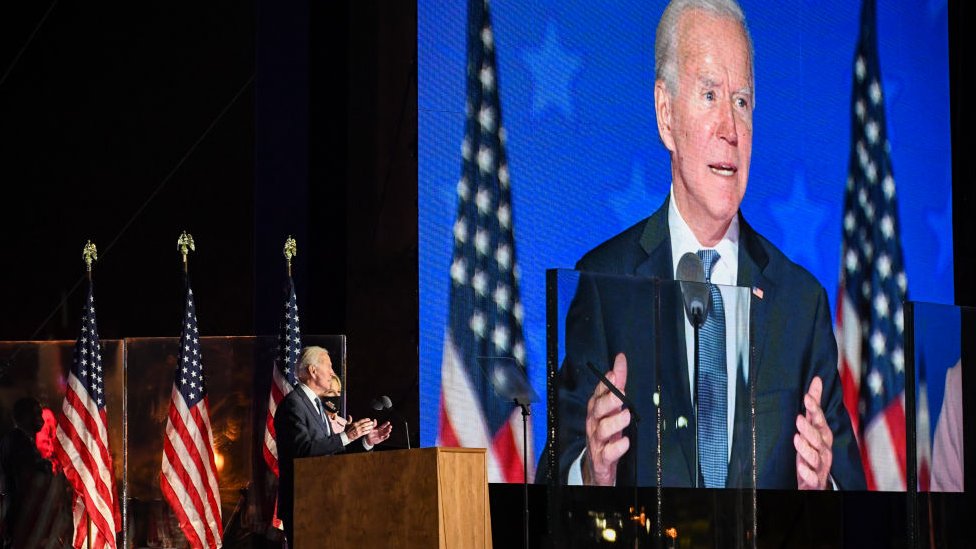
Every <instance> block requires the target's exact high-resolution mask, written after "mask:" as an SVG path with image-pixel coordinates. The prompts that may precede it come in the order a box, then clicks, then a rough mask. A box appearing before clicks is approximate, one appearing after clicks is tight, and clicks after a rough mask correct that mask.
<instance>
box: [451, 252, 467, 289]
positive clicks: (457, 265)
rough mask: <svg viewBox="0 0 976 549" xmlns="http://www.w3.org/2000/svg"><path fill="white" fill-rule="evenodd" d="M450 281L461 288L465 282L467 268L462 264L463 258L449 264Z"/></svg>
mask: <svg viewBox="0 0 976 549" xmlns="http://www.w3.org/2000/svg"><path fill="white" fill-rule="evenodd" d="M451 279H452V280H454V283H455V284H457V285H459V286H463V285H464V284H465V283H466V282H467V267H466V266H465V264H464V258H463V257H459V258H457V259H455V260H454V262H453V263H451Z"/></svg>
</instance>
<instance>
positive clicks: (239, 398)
mask: <svg viewBox="0 0 976 549" xmlns="http://www.w3.org/2000/svg"><path fill="white" fill-rule="evenodd" d="M302 344H303V345H305V346H307V345H320V346H322V347H325V348H326V349H327V350H328V351H329V354H330V355H331V357H332V362H333V368H334V369H335V371H336V373H337V375H339V377H340V379H342V381H343V399H342V409H341V413H343V414H344V413H345V394H346V385H345V379H346V376H345V372H346V370H345V357H346V348H345V345H346V341H345V336H310V335H305V336H303V337H302ZM178 345H179V338H137V339H128V340H126V366H127V380H126V386H127V387H128V407H127V414H126V431H127V465H128V469H127V474H126V485H127V491H128V509H129V520H128V526H129V537H130V541H131V543H133V544H134V545H136V546H149V547H172V546H182V545H185V543H186V542H185V540H184V538H183V535H182V533H181V531H180V529H179V526H178V523H177V521H176V517H175V516H174V515H173V514H172V513H171V512H170V510H169V508H168V506H167V504H166V502H165V500H164V499H163V497H162V493H161V491H160V487H159V486H160V484H159V474H160V467H161V462H162V452H163V437H164V436H165V434H164V433H165V428H166V418H167V414H168V411H169V402H170V398H171V393H172V390H173V380H174V375H176V365H177V351H178ZM200 345H201V355H202V360H203V363H204V368H205V375H206V378H207V392H208V395H209V396H208V399H209V409H210V423H211V427H212V430H213V439H214V446H215V462H216V466H217V474H218V480H219V486H220V500H221V511H222V515H223V524H224V545H225V546H229V547H234V546H240V545H245V544H247V543H248V541H249V538H258V539H261V538H265V537H267V536H268V533H269V532H270V533H271V534H272V535H273V534H274V532H273V531H270V530H269V526H270V524H271V518H272V513H273V511H274V504H275V490H276V488H275V486H276V484H275V482H276V481H275V479H274V477H273V475H272V474H271V473H270V472H269V470H268V467H267V466H266V465H265V462H264V457H263V448H264V434H265V433H264V430H265V423H266V419H267V413H268V395H269V394H270V393H269V392H270V389H271V383H272V368H273V367H274V358H275V355H276V353H277V346H278V342H277V339H276V338H274V337H202V338H200Z"/></svg>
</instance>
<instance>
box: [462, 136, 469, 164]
mask: <svg viewBox="0 0 976 549" xmlns="http://www.w3.org/2000/svg"><path fill="white" fill-rule="evenodd" d="M461 158H463V159H465V160H471V140H470V139H468V136H464V141H462V142H461Z"/></svg>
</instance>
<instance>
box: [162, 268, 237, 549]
mask: <svg viewBox="0 0 976 549" xmlns="http://www.w3.org/2000/svg"><path fill="white" fill-rule="evenodd" d="M181 331H182V333H181V334H180V350H179V360H178V361H177V370H176V379H175V381H174V382H173V391H172V394H171V397H170V402H169V417H168V418H167V420H166V438H165V440H164V441H163V470H162V473H161V474H160V476H159V484H160V488H161V489H162V491H163V497H165V498H166V501H167V502H168V503H169V506H170V508H171V509H172V510H173V513H174V514H175V515H176V518H177V520H178V521H179V523H180V529H181V530H183V535H185V536H186V539H187V541H188V542H189V543H190V546H191V547H194V548H196V547H208V548H213V547H220V546H221V545H222V539H221V538H222V537H223V524H222V521H221V514H220V489H219V487H218V485H217V466H216V463H215V461H214V442H213V433H212V431H211V429H210V412H209V408H210V406H209V404H208V398H207V381H206V378H205V377H204V374H203V356H202V355H201V354H200V332H199V330H198V329H197V313H196V308H195V307H194V304H193V290H191V289H190V283H189V280H187V284H186V312H185V313H184V314H183V326H182V330H181Z"/></svg>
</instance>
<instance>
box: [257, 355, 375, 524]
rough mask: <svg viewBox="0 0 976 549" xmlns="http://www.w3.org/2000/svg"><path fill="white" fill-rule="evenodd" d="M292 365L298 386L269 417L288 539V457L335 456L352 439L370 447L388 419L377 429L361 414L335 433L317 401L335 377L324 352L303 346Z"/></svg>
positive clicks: (291, 487)
mask: <svg viewBox="0 0 976 549" xmlns="http://www.w3.org/2000/svg"><path fill="white" fill-rule="evenodd" d="M297 368H298V371H297V372H296V376H297V377H298V385H297V386H295V389H294V390H293V391H292V392H290V393H288V395H287V396H285V398H283V399H282V400H281V403H280V404H279V405H278V409H277V411H276V412H275V418H274V426H275V442H276V443H277V445H278V467H279V475H280V476H279V479H278V516H279V517H280V518H281V521H282V522H283V523H284V526H285V535H286V536H287V537H288V539H289V540H292V539H293V536H292V532H293V530H292V527H293V520H292V519H293V517H294V515H293V511H294V495H295V484H294V483H295V465H294V461H293V460H294V459H295V458H302V457H313V456H325V455H331V454H337V453H340V452H343V451H345V450H346V449H347V448H348V447H350V445H352V444H354V443H355V444H356V445H357V446H360V448H361V449H363V450H367V451H368V450H372V449H373V446H375V445H377V444H379V443H381V442H383V441H384V440H386V439H387V438H389V436H390V431H391V430H392V427H391V426H390V423H389V422H385V423H383V425H380V426H378V427H377V425H376V420H373V419H370V418H362V419H359V420H357V421H349V422H347V423H346V425H345V430H343V431H339V432H336V430H335V429H334V428H333V427H332V423H331V422H330V421H329V420H328V417H327V416H326V408H325V407H324V406H323V402H322V400H321V399H322V398H323V397H328V396H329V395H330V394H331V393H332V386H333V378H335V377H336V375H335V372H334V371H333V370H332V359H331V358H330V357H329V352H328V351H326V350H325V349H324V348H322V347H317V346H309V347H305V349H303V350H302V357H301V360H300V361H299V363H298V366H297ZM357 441H358V442H357Z"/></svg>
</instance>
